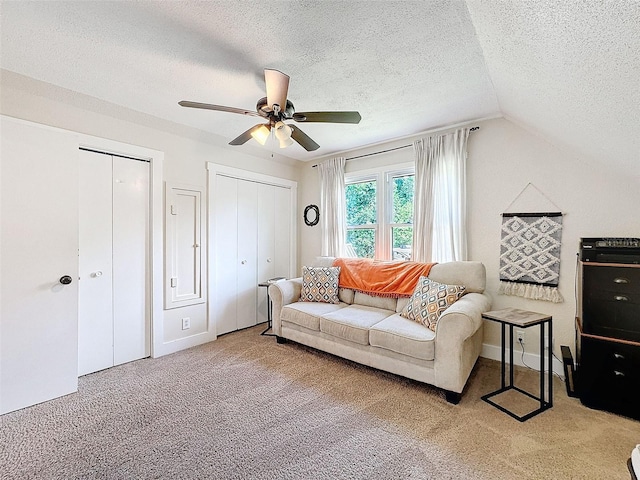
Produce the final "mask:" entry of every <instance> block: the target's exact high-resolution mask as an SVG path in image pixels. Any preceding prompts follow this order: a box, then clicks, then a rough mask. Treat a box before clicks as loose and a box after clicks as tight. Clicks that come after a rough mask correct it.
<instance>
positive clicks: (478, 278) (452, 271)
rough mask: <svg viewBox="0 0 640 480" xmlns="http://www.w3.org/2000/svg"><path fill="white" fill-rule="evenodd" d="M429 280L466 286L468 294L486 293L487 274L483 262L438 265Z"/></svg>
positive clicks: (430, 273)
mask: <svg viewBox="0 0 640 480" xmlns="http://www.w3.org/2000/svg"><path fill="white" fill-rule="evenodd" d="M429 278H430V279H431V280H435V281H436V282H438V283H446V284H448V285H464V286H465V287H467V292H473V293H482V292H484V289H485V286H486V281H487V272H486V270H485V268H484V265H483V264H482V263H481V262H445V263H437V264H435V265H434V266H433V267H432V268H431V271H430V272H429Z"/></svg>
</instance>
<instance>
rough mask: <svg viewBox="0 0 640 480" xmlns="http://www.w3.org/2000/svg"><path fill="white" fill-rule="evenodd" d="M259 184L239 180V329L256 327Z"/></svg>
mask: <svg viewBox="0 0 640 480" xmlns="http://www.w3.org/2000/svg"><path fill="white" fill-rule="evenodd" d="M257 256H258V184H257V183H256V182H251V181H248V180H238V258H237V262H238V300H237V302H238V304H237V310H236V311H237V318H238V326H237V328H238V329H240V328H246V327H251V326H253V325H256V324H257V321H258V319H257V316H256V307H257V301H258V273H257V272H258V267H257Z"/></svg>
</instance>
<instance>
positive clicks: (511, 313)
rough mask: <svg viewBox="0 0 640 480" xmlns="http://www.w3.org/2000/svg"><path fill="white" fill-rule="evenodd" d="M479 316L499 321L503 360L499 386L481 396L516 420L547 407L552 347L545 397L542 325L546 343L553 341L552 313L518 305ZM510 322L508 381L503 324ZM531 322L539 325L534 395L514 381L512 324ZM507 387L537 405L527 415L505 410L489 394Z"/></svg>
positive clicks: (529, 324) (550, 400)
mask: <svg viewBox="0 0 640 480" xmlns="http://www.w3.org/2000/svg"><path fill="white" fill-rule="evenodd" d="M482 318H485V319H487V320H492V321H494V322H499V323H500V324H501V325H502V363H501V369H500V370H501V374H502V375H501V377H502V378H501V381H502V384H501V387H500V388H499V389H498V390H496V391H495V392H491V393H488V394H486V395H483V396H482V400H484V401H485V402H487V403H489V404H491V405H493V406H494V407H496V408H497V409H499V410H502V411H503V412H504V413H506V414H508V415H510V416H512V417H513V418H515V419H516V420H519V421H521V422H524V421H525V420H529V419H530V418H531V417H533V416H534V415H538V414H539V413H542V412H544V411H545V410H548V409H549V408H551V407H552V406H553V389H552V385H553V364H552V358H553V353H552V350H551V347H549V349H548V353H547V362H548V365H549V370H548V379H547V380H548V387H547V397H546V398H545V394H544V384H545V368H544V367H545V358H544V337H545V326H546V327H547V328H548V335H549V345H550V346H551V345H553V341H552V336H551V335H552V330H553V322H552V317H551V316H550V315H545V314H542V313H536V312H529V311H527V310H519V309H517V308H505V309H503V310H495V311H493V312H486V313H483V314H482ZM507 325H508V326H509V345H510V348H509V383H507V382H506V378H505V377H506V372H505V370H506V359H505V357H506V348H507V345H506V341H505V340H506V328H507ZM534 325H540V396H539V397H536V396H535V395H532V394H531V393H529V392H526V391H525V390H523V389H521V388H519V387H516V386H515V385H514V383H513V327H520V328H529V327H532V326H534ZM507 390H516V391H518V392H520V393H522V394H524V395H526V396H528V397H530V398H532V399H534V400H537V401H539V402H540V406H539V407H538V408H537V409H535V410H533V411H532V412H529V413H527V414H526V415H523V416H519V415H516V414H515V413H513V412H511V411H509V410H507V409H506V408H505V407H503V406H502V405H498V404H497V403H495V402H494V401H493V400H491V397H494V396H496V395H499V394H501V393H503V392H506V391H507Z"/></svg>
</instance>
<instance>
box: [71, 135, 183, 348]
mask: <svg viewBox="0 0 640 480" xmlns="http://www.w3.org/2000/svg"><path fill="white" fill-rule="evenodd" d="M78 147H79V148H86V149H89V150H96V151H98V152H103V153H107V154H114V155H122V156H125V157H132V158H139V159H141V160H147V161H149V163H150V166H149V168H150V171H149V196H150V198H149V207H150V212H149V267H150V268H149V294H150V303H149V316H150V317H149V318H150V321H151V356H152V357H160V356H162V355H166V354H168V353H172V352H173V351H177V350H180V349H181V348H184V347H180V348H177V349H173V348H171V347H169V348H167V345H166V344H165V342H164V321H163V320H164V315H163V309H162V305H163V273H162V272H163V251H164V246H163V241H164V235H163V230H162V217H163V215H162V212H163V200H162V199H163V196H162V195H163V194H162V181H163V163H164V152H161V151H158V150H152V149H150V148H146V147H139V146H137V145H130V144H127V143H122V142H117V141H115V140H109V139H106V138H100V137H94V136H91V135H84V134H81V135H79V145H78Z"/></svg>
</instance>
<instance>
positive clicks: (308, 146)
mask: <svg viewBox="0 0 640 480" xmlns="http://www.w3.org/2000/svg"><path fill="white" fill-rule="evenodd" d="M291 138H293V139H294V140H295V141H296V142H298V143H299V144H300V145H301V146H302V148H304V149H305V150H306V151H307V152H312V151H314V150H317V149H319V148H320V145H318V144H317V143H316V142H314V141H313V140H311V137H309V136H308V135H307V134H306V133H304V132H303V131H302V130H300V129H299V128H298V127H294V126H291Z"/></svg>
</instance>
